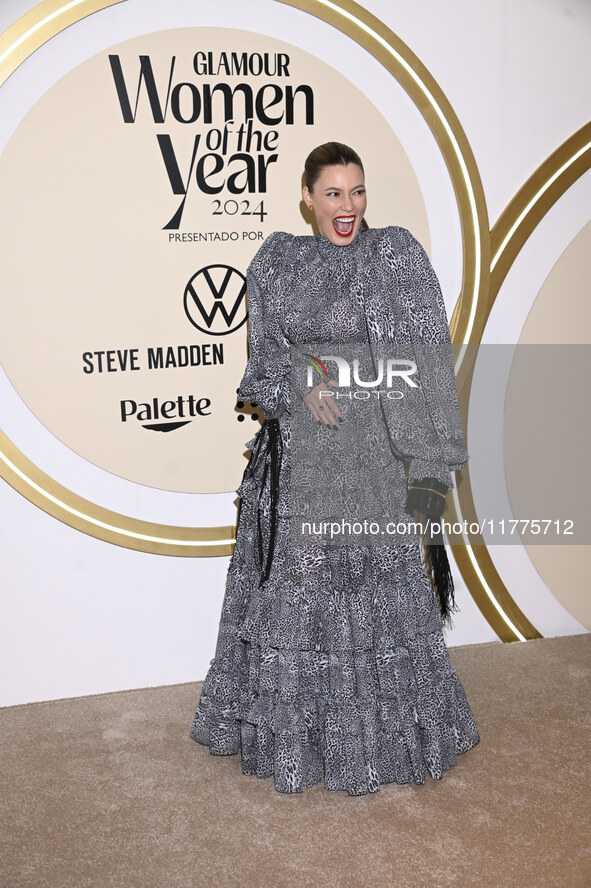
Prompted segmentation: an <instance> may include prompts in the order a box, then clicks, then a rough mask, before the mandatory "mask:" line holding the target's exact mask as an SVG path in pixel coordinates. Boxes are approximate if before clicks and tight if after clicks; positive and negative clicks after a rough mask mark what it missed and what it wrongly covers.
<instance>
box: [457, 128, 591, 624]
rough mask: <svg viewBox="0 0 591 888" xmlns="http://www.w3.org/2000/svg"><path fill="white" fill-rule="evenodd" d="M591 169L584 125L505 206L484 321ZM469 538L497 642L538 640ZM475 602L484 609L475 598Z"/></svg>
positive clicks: (469, 578) (469, 561)
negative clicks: (518, 263) (500, 616)
mask: <svg viewBox="0 0 591 888" xmlns="http://www.w3.org/2000/svg"><path fill="white" fill-rule="evenodd" d="M590 168H591V123H587V124H585V125H584V126H582V127H581V128H580V129H579V130H577V132H575V133H573V135H572V136H570V137H569V138H568V139H567V140H566V141H565V142H563V144H562V145H560V146H559V147H558V148H557V149H556V150H555V151H553V152H552V154H551V155H550V156H549V157H548V158H547V159H546V160H545V161H544V162H543V163H542V164H541V165H540V166H539V167H538V169H537V170H536V171H535V172H534V173H533V174H532V175H531V176H530V178H529V179H528V180H527V182H525V184H524V185H523V186H522V188H520V189H519V191H518V192H517V194H516V195H515V196H514V197H513V199H512V200H511V201H510V203H509V204H508V205H507V207H506V208H505V210H504V211H503V213H502V214H501V216H500V217H499V219H498V221H497V222H496V224H495V226H494V228H493V229H492V231H491V237H490V239H491V255H492V256H493V260H494V267H493V269H492V273H491V279H490V290H489V295H488V300H487V303H486V306H483V308H484V310H485V313H484V321H485V323H486V320H487V319H488V316H489V315H490V312H491V310H492V307H493V305H494V303H495V300H496V299H497V297H498V295H499V292H500V289H501V286H502V284H503V282H504V280H505V278H506V276H507V274H508V272H509V270H510V268H511V266H512V265H513V262H514V261H515V259H516V258H517V256H518V255H519V253H520V251H521V249H522V248H523V246H524V244H525V243H526V241H527V240H528V238H529V237H530V235H531V234H532V232H533V231H534V230H535V228H536V227H537V226H538V225H539V223H540V221H541V220H542V219H543V218H544V216H545V215H546V214H547V213H548V211H549V210H550V209H551V207H552V206H554V204H555V203H556V202H557V200H559V198H560V197H561V196H562V195H563V194H564V193H565V192H566V191H567V189H568V188H570V186H571V185H572V184H573V183H574V182H575V181H576V180H577V179H578V178H579V177H580V176H582V175H583V174H584V173H585V172H586V171H587V170H589V169H590ZM474 357H475V355H474ZM473 369H474V360H473V359H472V360H469V361H467V362H466V368H465V370H466V372H465V374H464V380H463V386H462V388H461V389H460V388H459V387H458V388H459V392H460V398H461V399H465V400H466V403H467V402H468V401H469V398H470V388H471V385H472V375H473ZM465 415H467V412H466V413H465ZM459 474H460V475H461V478H460V483H459V485H458V497H457V498H458V499H459V500H460V502H461V512H462V516H463V517H464V519H466V520H467V521H468V522H470V521H472V520H474V521H476V520H477V517H476V511H475V507H474V500H473V496H472V488H471V484H470V472H469V466H466V468H465V469H463V470H462V472H461V473H459ZM452 500H453V501H452V503H451V504H450V506H451V508H450V512H451V516H452V517H451V520H453V521H455V520H458V517H457V516H458V511H457V499H456V498H452ZM454 501H455V502H454ZM470 540H471V542H472V543H473V544H474V545H472V546H470V547H466V546H465V545H454V544H453V543H452V544H451V548H452V551H453V553H454V557H455V559H456V562H457V564H458V567H459V569H460V572H461V573H462V576H463V577H464V580H465V582H466V585H467V586H468V588H469V589H473V588H474V584H475V583H476V582H480V587H481V588H482V589H483V588H485V587H488V589H489V590H490V593H491V594H492V596H493V597H494V599H496V602H497V603H498V604H499V605H500V607H501V608H502V610H503V612H504V613H505V614H506V616H507V618H508V620H510V621H511V623H512V624H513V628H511V627H510V626H509V625H508V623H507V620H503V621H502V622H501V623H499V626H498V628H497V626H495V625H493V622H491V620H490V619H489V618H488V616H487V615H486V614H485V616H487V619H488V620H489V623H490V624H491V626H493V628H494V629H495V631H496V632H497V634H498V635H499V637H500V638H501V640H502V641H514V640H516V639H519V640H522V639H523V638H541V637H542V636H541V634H540V633H539V632H538V631H537V630H536V629H535V627H534V626H533V625H532V624H531V623H530V621H529V620H527V619H526V618H525V617H524V615H523V614H522V613H521V611H520V610H519V609H518V608H517V605H516V604H515V602H514V601H513V599H512V598H511V596H510V595H509V593H508V591H507V590H506V588H505V585H504V583H503V581H502V580H501V578H500V576H499V574H498V572H497V570H496V568H495V566H494V563H493V561H492V559H491V557H490V553H489V552H488V549H487V548H486V546H485V545H484V541H483V540H482V538H479V537H478V536H473V537H471V538H470ZM474 597H475V596H474ZM489 598H490V595H489ZM475 600H476V603H477V604H478V606H479V607H480V609H481V610H483V609H482V607H481V604H480V602H479V600H478V599H476V597H475ZM483 613H484V611H483Z"/></svg>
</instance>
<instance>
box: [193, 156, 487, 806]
mask: <svg viewBox="0 0 591 888" xmlns="http://www.w3.org/2000/svg"><path fill="white" fill-rule="evenodd" d="M304 178H305V185H304V188H303V199H304V202H305V203H306V205H307V206H308V207H309V208H310V209H311V210H312V211H313V212H314V213H315V218H316V223H317V226H318V234H317V235H316V236H305V237H304V236H293V235H290V234H287V233H285V232H275V233H274V234H272V235H271V236H270V237H268V238H267V240H266V241H265V243H264V244H263V245H262V247H261V248H260V250H259V251H258V253H257V254H256V256H255V257H254V259H253V261H252V263H251V265H250V267H249V269H248V278H247V287H248V304H249V323H250V326H249V360H248V364H247V367H246V370H245V373H244V377H243V379H242V382H241V384H240V387H239V389H238V395H239V397H240V398H243V399H244V400H246V401H250V402H251V403H256V405H257V406H258V408H260V409H261V410H262V412H263V413H264V415H265V417H266V420H265V423H264V424H263V426H262V427H261V429H260V430H259V431H258V432H257V434H256V435H255V436H254V438H252V439H251V440H250V441H248V442H246V445H247V447H250V448H251V449H252V455H251V458H250V462H249V464H248V466H247V469H246V471H245V473H244V477H243V480H242V484H241V485H240V487H239V489H238V494H239V496H240V498H241V500H240V509H239V515H238V527H237V536H236V546H235V551H234V554H233V556H232V559H231V561H230V566H229V570H228V579H227V587H226V595H225V599H224V604H223V609H222V616H221V621H220V630H219V636H218V642H217V648H216V655H215V657H214V659H213V660H212V661H211V664H210V668H209V671H208V674H207V676H206V678H205V682H204V684H203V689H202V692H201V697H200V700H199V705H198V709H197V713H196V715H195V719H194V722H193V725H192V728H191V736H192V737H193V739H195V740H197V741H198V742H200V743H203V744H206V745H209V750H210V752H211V753H212V754H214V755H228V754H234V753H237V752H238V751H239V750H241V751H242V770H243V772H244V773H245V774H254V775H257V776H258V777H267V776H271V775H273V776H274V783H275V788H276V789H277V790H278V791H280V792H301V791H302V790H303V789H305V788H306V787H309V786H313V785H314V784H316V783H318V782H320V781H321V780H322V779H324V786H325V788H326V789H330V790H347V792H348V793H349V795H363V794H365V793H367V792H376V791H378V790H379V788H380V785H381V784H385V783H391V782H397V783H408V782H414V783H424V782H425V778H426V775H427V774H430V776H431V777H432V778H434V779H439V778H441V777H442V775H443V773H444V771H445V770H447V769H448V768H449V767H451V766H452V765H454V764H456V762H457V758H458V755H459V754H461V753H463V752H466V751H467V750H469V749H470V748H472V747H473V746H475V745H476V744H477V743H478V742H479V740H480V738H479V735H478V731H477V728H476V724H475V722H474V718H473V715H472V712H471V709H470V706H469V704H468V701H467V699H466V696H465V693H464V689H463V687H462V685H461V683H460V680H459V678H458V676H457V674H456V672H455V670H454V669H453V667H452V666H451V664H450V661H449V655H448V652H447V649H446V646H445V642H444V639H443V634H442V627H443V618H444V617H446V616H447V615H448V614H449V612H450V610H451V609H452V606H453V597H452V591H453V585H452V584H451V582H450V575H449V572H448V570H447V565H446V563H445V559H444V558H441V556H442V554H443V552H444V549H443V546H437V545H431V546H430V547H428V548H429V550H430V552H431V556H432V561H433V570H434V574H435V577H434V580H433V583H434V584H435V588H434V585H433V583H432V581H431V580H430V578H429V575H428V573H427V571H426V569H425V566H424V563H423V556H422V550H421V545H420V540H419V539H418V538H416V537H412V536H410V537H408V538H406V539H403V540H398V541H397V542H396V543H394V542H388V544H387V545H382V544H380V545H375V544H372V542H371V541H367V542H365V541H362V542H361V543H357V544H353V543H351V544H337V545H327V544H326V541H322V542H314V541H312V542H310V541H305V540H303V539H300V540H298V539H295V540H294V538H293V535H291V534H290V515H291V507H292V496H291V494H292V493H293V494H294V497H293V502H295V486H293V485H292V481H293V477H295V474H296V469H297V467H298V465H299V466H300V469H301V467H302V462H301V461H299V462H297V465H296V461H293V465H292V460H291V451H292V445H294V444H295V439H294V438H293V437H292V431H293V429H294V428H295V416H296V414H297V415H298V417H299V419H298V422H299V423H300V425H299V428H300V437H299V443H300V446H302V447H303V451H302V452H303V453H304V454H306V453H307V454H308V456H309V459H310V460H313V459H314V454H315V453H316V454H318V453H319V452H323V453H326V452H327V446H328V442H329V440H330V439H329V438H328V437H327V436H329V435H331V436H332V440H333V441H337V440H340V439H338V438H337V437H336V436H340V435H345V434H347V433H349V430H350V429H353V430H355V425H354V423H353V422H350V421H351V420H353V419H355V416H360V415H361V414H360V412H359V409H358V404H357V402H352V401H347V400H346V399H339V398H338V397H336V394H338V386H339V381H338V380H337V379H335V378H331V379H328V375H332V373H331V374H328V372H327V371H326V363H325V362H323V361H321V360H319V358H318V355H317V354H315V353H314V351H313V348H312V353H310V351H309V350H308V348H307V345H308V344H314V345H315V344H316V343H318V342H330V343H333V344H335V346H334V348H335V350H336V349H337V348H338V347H340V346H343V347H344V348H347V347H357V348H363V347H365V348H366V349H368V348H369V349H370V350H371V359H372V361H374V367H375V354H374V352H375V353H380V352H379V350H380V348H383V347H384V346H383V343H385V342H390V343H393V342H396V343H397V344H398V343H400V344H403V345H401V347H403V346H404V347H405V348H406V349H407V351H406V352H405V356H406V357H407V358H408V357H409V356H410V358H412V359H416V366H417V367H418V370H419V373H420V378H421V384H420V386H418V391H419V393H420V394H419V395H418V400H417V396H415V398H414V401H413V400H412V399H411V400H408V399H407V400H405V404H406V405H407V406H404V407H400V405H401V404H402V403H403V402H402V401H398V402H396V403H397V405H399V409H397V410H393V409H392V404H393V403H394V402H391V401H387V402H386V403H385V404H383V403H382V402H381V401H380V405H379V412H378V408H377V407H375V404H376V403H377V400H378V399H373V403H374V410H373V413H372V414H371V421H370V420H369V414H367V416H366V415H363V416H362V426H363V428H366V429H367V436H366V439H365V440H366V444H367V446H366V447H365V448H364V453H362V454H361V455H359V458H358V459H357V463H356V465H357V467H358V469H359V471H360V472H363V471H365V470H366V464H367V462H368V461H369V462H370V463H372V460H373V467H374V468H375V467H376V466H377V467H378V469H379V470H378V471H377V472H375V471H374V472H373V474H372V475H371V483H372V484H373V485H374V486H375V491H372V495H371V500H372V502H374V503H375V505H376V509H377V511H378V512H379V514H380V516H382V517H387V516H392V515H393V514H394V515H396V516H397V517H400V516H402V515H406V517H407V518H408V517H409V515H408V512H407V509H417V508H419V509H422V510H423V512H425V513H426V514H428V515H436V514H439V513H440V512H441V508H442V506H443V504H444V499H445V492H447V491H448V490H450V489H451V488H452V487H453V482H452V479H451V472H452V471H455V470H457V469H459V468H461V467H462V466H463V465H464V464H465V462H466V460H467V459H468V454H467V452H466V449H465V442H464V437H463V430H462V426H461V422H460V417H459V411H458V405H457V391H456V387H455V376H454V370H453V357H452V352H451V343H450V337H449V328H448V325H447V319H446V316H445V308H444V304H443V299H442V297H441V291H440V288H439V284H438V281H437V278H436V276H435V273H434V271H433V269H432V267H431V264H430V263H429V260H428V258H427V256H426V253H425V251H424V250H423V248H422V247H421V245H420V244H419V242H418V241H417V240H416V239H415V238H414V237H413V236H412V235H411V234H410V232H408V231H407V230H406V229H404V228H401V227H397V226H393V227H389V228H384V229H369V228H367V226H366V224H365V220H364V214H365V210H366V204H367V198H366V191H365V184H364V172H363V165H362V162H361V160H360V158H359V157H358V155H357V154H356V153H355V152H354V151H353V150H352V149H351V148H349V147H348V146H346V145H342V144H340V143H337V142H330V143H327V144H326V145H321V146H319V147H318V148H316V149H315V150H314V151H312V152H311V154H310V155H309V157H308V159H307V161H306V166H305V177H304ZM355 343H357V346H355ZM372 343H374V344H375V345H372ZM298 349H299V350H298ZM408 349H410V350H411V351H408ZM296 355H298V356H299V355H303V356H304V358H305V360H308V359H309V363H312V364H314V365H315V366H316V368H318V367H319V366H321V367H322V369H323V371H325V372H324V376H323V378H322V379H321V381H320V382H318V383H317V384H316V385H313V386H311V385H310V378H309V377H308V378H307V383H306V379H305V378H304V377H305V374H302V373H300V375H299V377H298V378H297V379H296V374H295V373H294V375H293V378H292V371H293V370H294V367H295V361H294V357H295V356H296ZM333 366H334V365H333ZM408 366H410V365H408ZM300 369H301V368H300ZM321 372H322V371H321ZM334 375H335V376H336V374H334ZM415 388H416V387H415ZM413 391H414V389H413ZM292 402H293V405H292ZM408 404H410V405H411V406H410V407H409V406H408ZM292 406H293V411H292ZM302 410H303V411H304V414H305V416H304V417H303V418H302ZM292 419H293V422H292ZM306 422H307V423H308V425H307V426H306ZM348 422H349V424H347V423H348ZM302 428H303V429H308V433H307V434H304V435H302V434H301V429H302ZM358 432H359V425H358V426H357V433H358ZM380 436H381V437H380ZM343 440H344V439H343ZM312 445H314V446H316V450H314V446H312ZM306 448H308V450H306ZM345 449H347V452H348V453H349V454H350V453H351V452H352V451H351V449H350V448H345ZM336 452H337V451H336V450H334V451H331V454H332V453H336ZM370 454H373V456H372V457H371V458H370V456H369V455H370ZM328 462H334V460H333V459H332V456H331V459H330V460H329V461H328ZM292 469H293V471H294V476H293V477H292V474H291V471H292ZM309 469H310V464H309V463H306V462H304V464H303V472H301V474H302V477H303V478H304V480H305V476H306V471H307V470H309ZM308 475H309V476H310V477H309V479H308V480H310V481H311V484H310V485H309V486H310V489H311V490H312V489H313V488H314V475H315V470H309V471H308ZM335 477H336V478H337V479H341V480H342V478H343V477H352V474H351V473H350V472H348V473H340V474H339V473H338V472H337V475H336V476H335ZM364 478H365V476H364ZM367 478H370V474H367ZM333 482H334V478H332V479H331V480H330V483H329V484H328V486H325V492H327V491H328V499H330V496H331V495H332V494H333V491H334V490H335V488H336V487H337V486H338V484H335V483H333ZM364 483H365V481H364ZM345 488H346V485H345ZM298 489H299V488H298ZM341 494H342V496H344V497H345V500H347V495H348V494H347V490H346V489H344V490H343V491H341ZM335 496H336V494H335ZM298 503H300V500H298ZM300 504H301V503H300ZM357 505H358V504H357ZM353 506H355V503H354V504H353ZM298 507H299V506H298ZM294 508H295V507H294ZM327 508H328V511H329V512H330V510H331V509H332V504H329V505H328V506H327Z"/></svg>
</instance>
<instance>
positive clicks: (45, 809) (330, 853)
mask: <svg viewBox="0 0 591 888" xmlns="http://www.w3.org/2000/svg"><path fill="white" fill-rule="evenodd" d="M450 656H451V660H452V664H453V665H454V667H455V668H456V670H457V672H458V674H459V676H460V679H461V680H462V683H463V684H464V687H465V688H466V693H467V695H468V699H469V701H470V704H471V706H472V709H473V712H474V715H475V718H476V722H477V724H478V728H479V731H480V736H481V742H480V744H479V745H478V746H477V747H475V748H474V749H472V750H470V751H469V752H467V753H465V754H464V755H463V756H460V758H459V761H458V764H457V765H455V766H454V767H453V768H451V769H450V770H448V771H447V772H446V773H445V774H444V776H443V778H442V780H439V781H436V780H432V779H431V778H430V777H427V782H426V783H425V784H423V785H418V786H417V785H413V784H410V785H403V786H399V785H396V784H389V785H386V786H382V788H381V789H380V791H379V792H378V793H375V794H371V795H367V796H361V797H352V796H349V795H348V794H347V793H345V792H332V791H331V792H329V791H327V790H325V789H324V786H323V784H322V783H321V784H319V785H318V786H316V787H313V788H311V789H306V790H305V791H304V792H303V793H297V794H294V795H284V794H281V793H278V792H277V791H276V790H275V789H274V786H273V780H272V778H267V779H264V780H263V779H260V778H257V777H254V776H245V775H243V774H242V771H241V764H240V755H236V756H229V757H221V756H219V757H218V756H212V755H210V753H209V749H208V748H207V747H205V746H201V745H200V744H197V743H195V742H194V741H193V740H191V739H190V738H189V728H190V725H191V721H192V718H193V715H194V711H195V708H196V705H197V699H198V694H199V690H200V687H201V686H200V684H188V685H177V686H173V687H162V688H155V689H149V690H140V691H125V692H121V693H117V694H104V695H99V696H93V697H84V698H78V699H73V700H62V701H57V702H50V703H36V704H31V705H28V706H16V707H11V708H8V709H2V710H0V728H1V749H2V752H1V760H0V767H1V769H2V778H1V779H2V787H1V799H0V805H1V809H2V824H1V829H2V834H1V845H0V850H1V865H0V866H1V875H0V884H1V886H2V888H29V886H31V888H33V886H35V888H49V886H51V888H70V886H71V888H85V886H92V888H176V886H179V888H180V886H183V888H192V886H195V888H201V886H208V888H209V886H212V888H213V886H216V888H218V886H219V888H226V886H233V888H234V886H236V888H243V886H244V888H246V886H249V888H250V886H255V888H256V886H263V885H264V886H267V885H272V886H278V888H292V886H298V888H299V886H302V888H303V886H315V888H316V886H321V888H337V886H345V888H365V886H372V888H382V886H388V888H390V886H403V888H407V886H409V888H410V886H412V888H423V886H425V888H427V886H428V888H447V886H462V888H470V886H485V888H489V886H490V888H504V886H520V888H530V886H531V888H546V886H561V888H583V886H585V888H589V886H591V859H590V855H589V836H590V834H591V829H590V827H591V823H590V816H589V814H590V806H589V772H590V764H589V762H590V758H591V756H590V752H591V749H590V744H589V723H590V719H589V710H590V705H589V704H590V693H589V692H590V684H591V683H590V676H591V668H590V667H591V635H578V636H571V637H567V638H551V639H541V640H536V641H529V642H527V643H525V644H519V643H516V644H511V645H502V644H500V643H492V644H484V645H470V646H467V647H463V648H452V649H451V650H450Z"/></svg>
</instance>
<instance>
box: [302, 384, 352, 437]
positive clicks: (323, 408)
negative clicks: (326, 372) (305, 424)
mask: <svg viewBox="0 0 591 888" xmlns="http://www.w3.org/2000/svg"><path fill="white" fill-rule="evenodd" d="M329 385H331V386H333V387H334V388H338V387H339V384H338V382H337V380H336V379H329V380H328V382H319V383H318V385H315V386H314V388H313V389H310V391H309V392H308V394H307V395H305V397H304V398H303V401H304V403H305V404H307V405H308V407H309V408H310V413H311V414H312V416H313V417H314V419H315V420H316V421H317V422H321V423H323V424H324V425H330V426H334V427H335V428H337V427H338V422H337V419H342V418H343V414H342V413H341V410H340V408H339V405H338V404H337V402H336V399H335V397H334V393H333V392H331V391H330V389H329ZM321 392H328V394H321Z"/></svg>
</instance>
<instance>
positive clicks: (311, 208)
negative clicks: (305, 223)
mask: <svg viewBox="0 0 591 888" xmlns="http://www.w3.org/2000/svg"><path fill="white" fill-rule="evenodd" d="M308 209H309V210H312V212H314V205H313V204H308Z"/></svg>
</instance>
